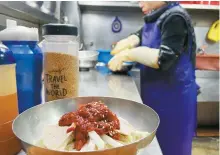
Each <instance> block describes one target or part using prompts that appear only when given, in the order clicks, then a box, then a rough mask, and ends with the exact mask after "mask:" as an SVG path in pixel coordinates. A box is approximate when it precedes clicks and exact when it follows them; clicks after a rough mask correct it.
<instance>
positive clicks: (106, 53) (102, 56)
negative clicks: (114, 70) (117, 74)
mask: <svg viewBox="0 0 220 155" xmlns="http://www.w3.org/2000/svg"><path fill="white" fill-rule="evenodd" d="M97 51H98V52H99V55H98V62H103V63H105V64H107V63H108V62H109V61H110V60H111V58H112V57H113V56H112V55H111V50H97Z"/></svg>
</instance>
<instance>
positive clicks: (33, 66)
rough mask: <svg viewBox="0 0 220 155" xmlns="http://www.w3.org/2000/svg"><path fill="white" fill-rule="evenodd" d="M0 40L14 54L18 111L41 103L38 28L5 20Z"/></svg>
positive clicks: (40, 60)
mask: <svg viewBox="0 0 220 155" xmlns="http://www.w3.org/2000/svg"><path fill="white" fill-rule="evenodd" d="M7 24H8V25H7V28H6V29H4V30H3V31H1V32H0V40H1V41H2V43H3V44H4V45H5V46H7V47H8V48H9V49H10V50H11V51H12V52H13V55H14V58H15V61H16V80H17V91H18V106H19V112H20V113H21V112H23V111H25V110H27V109H29V108H31V107H33V106H35V105H38V104H40V103H41V87H42V69H43V55H42V52H41V50H40V48H39V47H38V45H37V42H38V29H37V28H28V27H24V26H17V23H16V22H7Z"/></svg>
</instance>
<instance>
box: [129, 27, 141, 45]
mask: <svg viewBox="0 0 220 155" xmlns="http://www.w3.org/2000/svg"><path fill="white" fill-rule="evenodd" d="M142 30H143V27H142V28H141V29H139V30H138V31H137V32H135V33H132V35H136V36H137V37H138V38H139V39H140V42H139V45H140V44H141V41H142Z"/></svg>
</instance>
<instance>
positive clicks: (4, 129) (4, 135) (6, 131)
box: [0, 120, 15, 141]
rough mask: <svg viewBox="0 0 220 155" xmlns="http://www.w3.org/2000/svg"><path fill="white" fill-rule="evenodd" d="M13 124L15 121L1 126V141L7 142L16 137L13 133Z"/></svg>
mask: <svg viewBox="0 0 220 155" xmlns="http://www.w3.org/2000/svg"><path fill="white" fill-rule="evenodd" d="M12 123H13V120H12V121H10V122H7V123H4V124H0V141H5V140H8V139H10V138H12V137H15V135H14V133H13V132H12Z"/></svg>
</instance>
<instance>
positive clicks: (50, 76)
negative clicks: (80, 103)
mask: <svg viewBox="0 0 220 155" xmlns="http://www.w3.org/2000/svg"><path fill="white" fill-rule="evenodd" d="M42 32H43V36H44V38H45V40H44V41H43V53H44V87H45V101H52V100H57V99H63V98H70V97H77V96H78V89H79V88H78V87H79V60H78V51H79V43H78V41H77V35H78V30H77V27H74V26H72V25H68V24H46V25H44V26H43V29H42Z"/></svg>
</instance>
